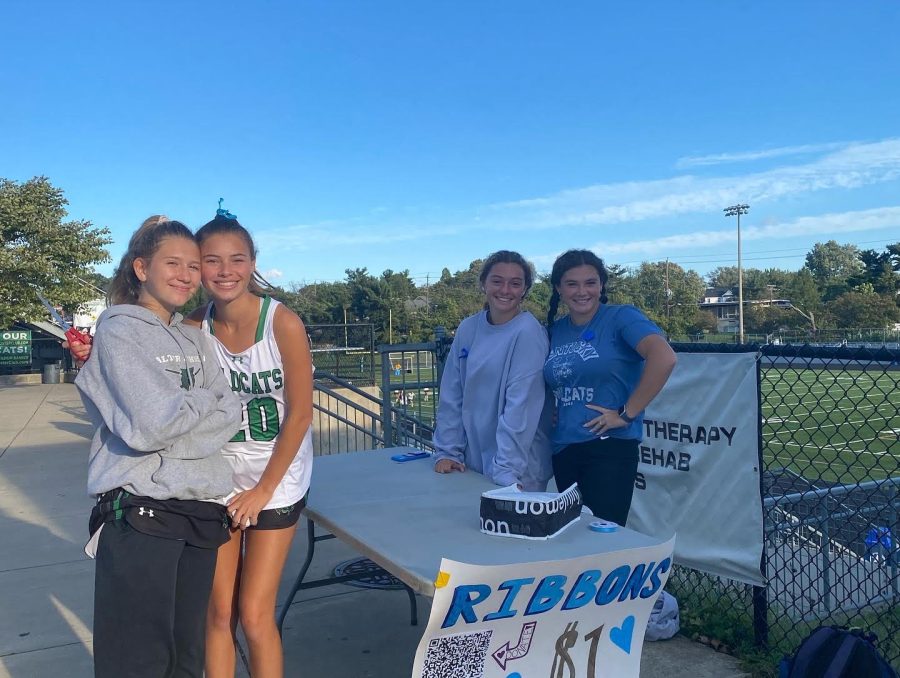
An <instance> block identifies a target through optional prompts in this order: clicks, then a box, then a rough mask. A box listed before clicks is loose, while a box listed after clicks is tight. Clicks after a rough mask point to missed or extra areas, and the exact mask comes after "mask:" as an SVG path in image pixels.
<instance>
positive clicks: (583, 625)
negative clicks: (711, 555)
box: [412, 537, 675, 678]
mask: <svg viewBox="0 0 900 678" xmlns="http://www.w3.org/2000/svg"><path fill="white" fill-rule="evenodd" d="M600 538H602V537H600ZM674 541H675V540H674V538H672V539H670V540H669V541H667V542H665V543H662V544H659V545H657V546H649V547H644V548H637V549H628V550H623V551H611V552H608V553H598V554H596V555H591V556H583V557H581V558H572V559H569V560H557V561H545V562H538V563H526V564H521V565H502V566H501V565H497V566H481V565H468V564H466V563H459V562H456V561H452V560H446V559H444V560H442V561H441V569H440V573H439V574H438V578H437V581H436V582H435V594H434V602H433V604H432V606H431V616H430V618H429V620H428V627H427V629H426V630H425V635H424V636H423V637H422V640H421V642H420V643H419V647H418V650H417V651H416V660H415V664H414V665H413V672H412V678H511V677H519V678H528V677H530V676H548V677H549V678H601V676H616V677H617V678H629V677H633V678H637V676H638V674H639V672H640V665H641V650H642V647H643V641H644V630H645V629H646V628H647V620H648V619H649V617H650V612H651V610H652V609H653V603H654V602H655V601H656V598H657V596H658V595H659V592H660V591H661V590H662V587H663V586H664V585H665V583H666V580H667V579H668V576H669V572H670V571H671V568H672V549H673V548H674Z"/></svg>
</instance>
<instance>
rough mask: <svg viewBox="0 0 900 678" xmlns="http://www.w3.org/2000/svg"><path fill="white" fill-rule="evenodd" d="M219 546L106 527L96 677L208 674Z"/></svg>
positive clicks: (120, 525)
mask: <svg viewBox="0 0 900 678" xmlns="http://www.w3.org/2000/svg"><path fill="white" fill-rule="evenodd" d="M216 553H217V550H216V549H202V548H197V547H195V546H190V545H189V544H187V543H186V542H184V541H183V540H180V539H163V538H162V537H153V536H150V535H147V534H143V533H141V532H138V531H136V530H134V529H133V528H132V527H131V526H129V525H128V523H126V522H125V521H124V520H117V521H114V522H109V523H106V524H105V525H104V526H103V532H101V533H100V544H99V546H98V550H97V570H96V575H95V579H94V676H95V677H96V678H202V676H203V665H204V661H205V649H206V635H205V633H206V609H207V606H208V605H209V596H210V591H211V590H212V580H213V573H214V572H215V568H216Z"/></svg>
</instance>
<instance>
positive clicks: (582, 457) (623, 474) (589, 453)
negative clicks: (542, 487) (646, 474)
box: [553, 438, 638, 525]
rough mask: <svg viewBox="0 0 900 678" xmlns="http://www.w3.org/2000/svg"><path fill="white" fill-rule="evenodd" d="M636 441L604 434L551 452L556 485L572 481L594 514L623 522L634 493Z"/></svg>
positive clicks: (564, 486) (564, 487)
mask: <svg viewBox="0 0 900 678" xmlns="http://www.w3.org/2000/svg"><path fill="white" fill-rule="evenodd" d="M637 465H638V441H637V440H622V439H619V438H605V439H603V440H600V439H597V440H589V441H588V442H585V443H575V444H574V445H569V446H567V447H565V448H563V449H562V450H560V451H559V452H558V453H556V454H554V455H553V475H554V477H555V478H556V487H557V488H558V489H559V491H560V492H564V491H565V490H566V489H568V488H569V486H570V485H572V483H578V489H579V490H580V491H581V496H582V498H583V500H584V505H585V506H587V507H588V508H589V509H590V510H591V511H592V512H593V514H594V515H595V516H597V517H598V518H602V519H603V520H611V521H612V522H614V523H617V524H619V525H624V524H625V521H626V520H628V510H629V509H630V508H631V497H632V495H633V494H634V478H635V475H636V474H637Z"/></svg>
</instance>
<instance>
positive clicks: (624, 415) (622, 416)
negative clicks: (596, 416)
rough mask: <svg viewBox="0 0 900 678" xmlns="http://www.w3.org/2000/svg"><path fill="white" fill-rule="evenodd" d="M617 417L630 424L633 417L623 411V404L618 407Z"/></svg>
mask: <svg viewBox="0 0 900 678" xmlns="http://www.w3.org/2000/svg"><path fill="white" fill-rule="evenodd" d="M619 418H620V419H621V420H622V421H624V422H625V423H626V424H630V423H631V422H633V421H634V417H629V416H628V412H626V411H625V406H624V405H622V407H620V408H619Z"/></svg>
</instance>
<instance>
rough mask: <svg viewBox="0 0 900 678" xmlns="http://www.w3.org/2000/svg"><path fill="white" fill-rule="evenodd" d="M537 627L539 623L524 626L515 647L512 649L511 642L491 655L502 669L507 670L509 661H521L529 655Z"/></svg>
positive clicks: (529, 623)
mask: <svg viewBox="0 0 900 678" xmlns="http://www.w3.org/2000/svg"><path fill="white" fill-rule="evenodd" d="M536 626H537V622H528V623H527V624H523V625H522V631H521V633H519V642H518V643H517V644H516V646H515V647H510V646H509V642H508V641H507V642H506V643H504V644H503V645H501V646H500V647H498V648H497V650H496V651H495V652H494V654H492V655H491V656H492V657H493V658H494V661H495V662H497V663H498V664H499V665H500V668H501V669H503V670H504V671H505V670H506V662H508V661H509V660H511V659H521V658H522V657H524V656H525V655H526V654H528V650H529V649H530V648H531V639H532V638H533V637H534V628H535V627H536Z"/></svg>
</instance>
